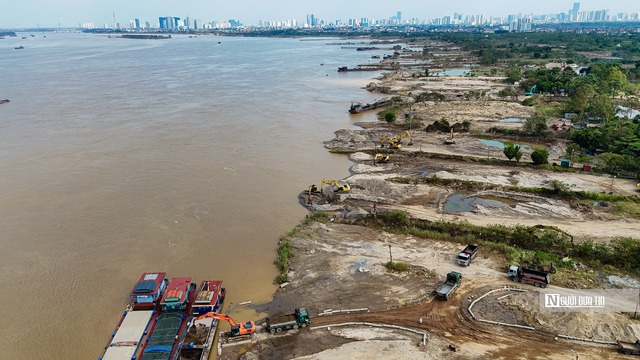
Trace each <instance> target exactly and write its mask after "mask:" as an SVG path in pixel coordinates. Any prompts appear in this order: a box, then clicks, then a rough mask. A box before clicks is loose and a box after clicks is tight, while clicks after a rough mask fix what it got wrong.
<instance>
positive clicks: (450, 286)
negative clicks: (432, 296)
mask: <svg viewBox="0 0 640 360" xmlns="http://www.w3.org/2000/svg"><path fill="white" fill-rule="evenodd" d="M451 289H453V284H450V283H446V284H442V286H440V287H439V288H438V290H436V293H437V294H438V295H447V294H448V293H449V292H450V291H451Z"/></svg>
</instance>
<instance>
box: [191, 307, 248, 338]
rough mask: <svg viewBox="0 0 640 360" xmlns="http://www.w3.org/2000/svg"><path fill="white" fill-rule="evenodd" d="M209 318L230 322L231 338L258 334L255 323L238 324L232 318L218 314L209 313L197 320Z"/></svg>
mask: <svg viewBox="0 0 640 360" xmlns="http://www.w3.org/2000/svg"><path fill="white" fill-rule="evenodd" d="M207 318H212V319H217V320H224V321H226V322H228V323H229V325H231V330H230V331H229V334H230V336H240V335H250V334H253V333H255V332H256V324H255V323H254V322H253V321H247V322H245V323H242V324H237V323H236V322H235V321H234V320H233V319H232V318H231V317H230V316H228V315H223V314H218V313H215V312H208V313H206V314H204V315H202V316H198V317H197V318H196V320H202V319H207Z"/></svg>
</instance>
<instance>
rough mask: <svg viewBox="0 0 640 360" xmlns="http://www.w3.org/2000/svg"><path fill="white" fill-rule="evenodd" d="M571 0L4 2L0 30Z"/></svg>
mask: <svg viewBox="0 0 640 360" xmlns="http://www.w3.org/2000/svg"><path fill="white" fill-rule="evenodd" d="M580 4H581V10H587V11H590V10H599V9H609V10H610V12H611V13H617V12H640V1H638V0H607V1H604V0H583V1H580ZM572 5H573V1H572V0H569V1H567V0H528V1H514V0H456V1H446V0H444V1H443V0H438V1H434V0H395V1H390V0H323V1H304V0H232V1H220V0H188V1H184V2H183V1H175V0H173V1H169V0H55V1H54V0H4V1H3V2H2V6H1V9H0V28H16V27H35V26H37V25H38V24H40V26H41V27H54V26H55V27H57V26H58V23H59V24H60V25H61V26H63V27H65V26H78V24H79V23H87V22H93V23H94V24H95V25H96V26H101V25H103V24H105V23H106V24H112V23H113V13H115V16H116V21H118V22H119V23H120V24H121V25H123V26H127V25H128V24H129V20H131V19H134V18H138V19H140V20H141V21H149V22H150V23H151V24H155V23H157V22H158V17H159V16H176V17H180V18H184V17H186V16H190V17H191V18H192V19H200V20H202V21H205V22H208V21H212V20H216V21H225V20H228V19H235V20H239V21H240V22H242V23H243V24H245V25H254V24H257V22H258V20H276V21H278V20H286V19H294V20H298V21H300V22H304V20H305V18H306V15H307V14H315V15H316V16H317V17H318V18H320V19H323V20H327V21H335V20H336V19H341V20H346V19H349V18H361V17H368V18H374V19H383V18H389V17H391V16H394V15H395V14H396V12H397V11H402V17H403V18H405V19H408V18H414V17H415V18H419V19H427V18H428V19H431V18H434V17H442V16H446V15H451V14H453V13H454V12H459V13H463V14H482V15H492V16H505V15H509V14H517V13H523V14H527V13H533V14H547V13H558V12H566V11H567V10H568V9H569V8H570V7H571V6H572Z"/></svg>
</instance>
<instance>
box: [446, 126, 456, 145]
mask: <svg viewBox="0 0 640 360" xmlns="http://www.w3.org/2000/svg"><path fill="white" fill-rule="evenodd" d="M444 143H445V144H447V145H452V144H455V143H456V141H455V140H453V128H451V134H450V135H449V138H448V139H446V140H445V141H444Z"/></svg>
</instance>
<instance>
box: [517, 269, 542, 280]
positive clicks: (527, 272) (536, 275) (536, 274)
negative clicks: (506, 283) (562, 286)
mask: <svg viewBox="0 0 640 360" xmlns="http://www.w3.org/2000/svg"><path fill="white" fill-rule="evenodd" d="M521 271H522V275H524V276H526V277H530V278H532V279H536V280H540V281H544V282H547V283H548V282H549V273H546V272H544V271H538V270H533V269H522V270H521Z"/></svg>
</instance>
